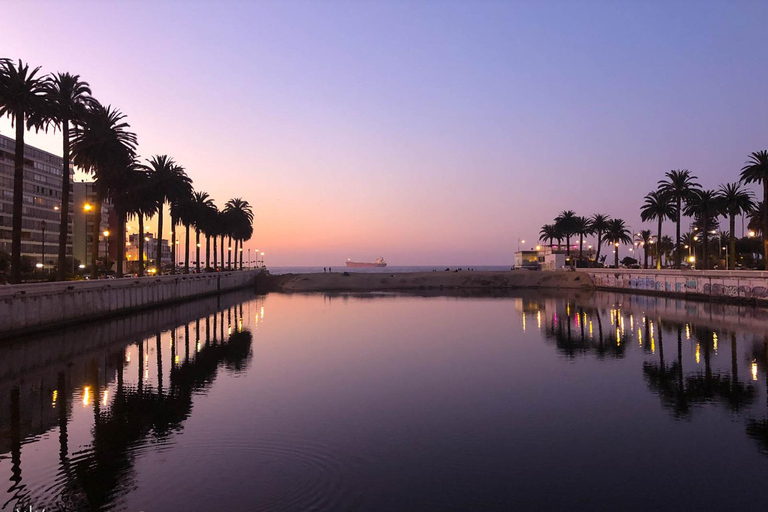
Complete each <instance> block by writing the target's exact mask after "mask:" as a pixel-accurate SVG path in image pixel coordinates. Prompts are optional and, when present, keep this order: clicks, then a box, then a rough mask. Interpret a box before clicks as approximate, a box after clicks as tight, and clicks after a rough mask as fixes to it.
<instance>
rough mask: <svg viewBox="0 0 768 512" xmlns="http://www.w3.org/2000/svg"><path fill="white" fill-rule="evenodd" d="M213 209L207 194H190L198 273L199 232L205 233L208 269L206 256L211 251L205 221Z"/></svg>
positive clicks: (211, 200) (211, 201)
mask: <svg viewBox="0 0 768 512" xmlns="http://www.w3.org/2000/svg"><path fill="white" fill-rule="evenodd" d="M213 208H215V206H214V204H213V199H211V197H210V196H209V195H208V193H207V192H194V193H193V194H192V209H193V216H192V223H193V224H194V226H195V247H196V251H197V252H196V253H195V267H196V270H197V272H198V273H199V272H200V232H201V231H202V232H204V233H206V252H205V256H206V265H205V266H206V268H207V267H208V263H207V261H208V255H209V253H210V250H211V243H210V242H211V240H210V235H209V234H208V233H207V229H206V227H207V223H206V221H207V220H208V219H210V216H211V213H210V212H211V210H212V209H213Z"/></svg>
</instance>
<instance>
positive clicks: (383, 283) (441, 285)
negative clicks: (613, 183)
mask: <svg viewBox="0 0 768 512" xmlns="http://www.w3.org/2000/svg"><path fill="white" fill-rule="evenodd" d="M260 284H261V283H260ZM263 285H264V287H265V288H268V289H270V290H276V291H284V292H329V291H354V292H367V291H385V290H439V289H514V288H550V289H571V290H586V289H589V290H591V289H593V288H594V285H593V284H592V280H591V279H590V277H589V275H587V274H586V273H583V272H568V271H555V272H534V271H530V270H515V271H509V272H477V271H463V272H406V273H389V272H381V273H375V274H369V273H355V272H349V273H348V275H344V273H341V272H333V273H322V274H285V275H278V276H269V277H268V278H266V282H264V283H263Z"/></svg>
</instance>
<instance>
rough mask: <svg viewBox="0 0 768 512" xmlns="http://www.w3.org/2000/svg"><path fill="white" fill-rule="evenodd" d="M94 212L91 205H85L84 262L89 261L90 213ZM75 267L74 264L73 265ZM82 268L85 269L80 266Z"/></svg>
mask: <svg viewBox="0 0 768 512" xmlns="http://www.w3.org/2000/svg"><path fill="white" fill-rule="evenodd" d="M91 210H93V206H91V204H90V203H85V204H84V205H83V211H84V212H85V222H83V227H84V231H85V233H83V261H84V262H86V261H88V212H90V211H91ZM72 264H73V265H74V262H73V263H72ZM80 268H81V269H83V268H85V267H84V266H83V265H80Z"/></svg>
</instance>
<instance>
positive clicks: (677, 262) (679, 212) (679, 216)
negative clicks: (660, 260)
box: [675, 197, 683, 268]
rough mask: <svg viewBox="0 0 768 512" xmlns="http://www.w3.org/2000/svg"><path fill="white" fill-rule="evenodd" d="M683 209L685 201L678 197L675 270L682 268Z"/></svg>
mask: <svg viewBox="0 0 768 512" xmlns="http://www.w3.org/2000/svg"><path fill="white" fill-rule="evenodd" d="M682 207H683V200H682V199H680V198H679V197H678V198H677V223H676V224H677V226H676V231H675V268H681V264H680V256H681V251H680V222H681V221H682V218H683V211H682Z"/></svg>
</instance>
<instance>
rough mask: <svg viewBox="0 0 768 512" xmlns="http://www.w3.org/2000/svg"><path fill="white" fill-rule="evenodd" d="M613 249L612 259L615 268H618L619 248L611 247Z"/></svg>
mask: <svg viewBox="0 0 768 512" xmlns="http://www.w3.org/2000/svg"><path fill="white" fill-rule="evenodd" d="M613 248H614V249H615V251H614V253H613V257H614V258H615V263H616V268H617V269H618V268H619V248H618V247H617V246H614V247H613Z"/></svg>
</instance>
